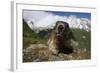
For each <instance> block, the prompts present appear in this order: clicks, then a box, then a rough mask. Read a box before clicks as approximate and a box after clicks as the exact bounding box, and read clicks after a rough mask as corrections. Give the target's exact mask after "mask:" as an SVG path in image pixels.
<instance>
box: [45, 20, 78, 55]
mask: <svg viewBox="0 0 100 73" xmlns="http://www.w3.org/2000/svg"><path fill="white" fill-rule="evenodd" d="M74 39H75V38H74V36H73V34H72V32H71V30H70V28H69V24H68V23H66V22H63V21H58V22H57V23H56V26H55V27H54V29H53V31H52V33H51V35H50V38H49V40H48V42H47V44H48V46H49V49H50V50H51V51H52V52H53V53H54V54H58V53H59V52H63V53H66V54H69V53H72V52H73V48H74V46H75V45H77V43H76V42H75V41H74Z"/></svg>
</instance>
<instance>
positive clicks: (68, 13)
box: [49, 11, 91, 19]
mask: <svg viewBox="0 0 100 73" xmlns="http://www.w3.org/2000/svg"><path fill="white" fill-rule="evenodd" d="M49 12H50V11H49ZM51 13H53V14H55V15H60V16H70V15H75V16H77V17H78V18H87V19H91V13H83V12H56V11H51Z"/></svg>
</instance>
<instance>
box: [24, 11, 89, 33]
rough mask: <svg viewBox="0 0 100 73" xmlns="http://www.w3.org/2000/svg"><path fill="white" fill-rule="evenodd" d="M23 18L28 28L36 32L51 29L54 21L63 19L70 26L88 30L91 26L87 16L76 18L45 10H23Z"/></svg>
mask: <svg viewBox="0 0 100 73" xmlns="http://www.w3.org/2000/svg"><path fill="white" fill-rule="evenodd" d="M23 19H24V20H25V21H26V22H27V24H28V26H29V27H30V29H32V30H34V31H35V32H37V33H38V32H39V31H41V30H46V29H53V27H54V26H55V23H56V21H65V22H67V23H69V26H70V28H78V29H84V30H90V27H91V23H90V20H89V19H87V18H77V17H76V16H75V15H70V16H60V15H55V14H53V13H51V12H45V11H24V12H23Z"/></svg>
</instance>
